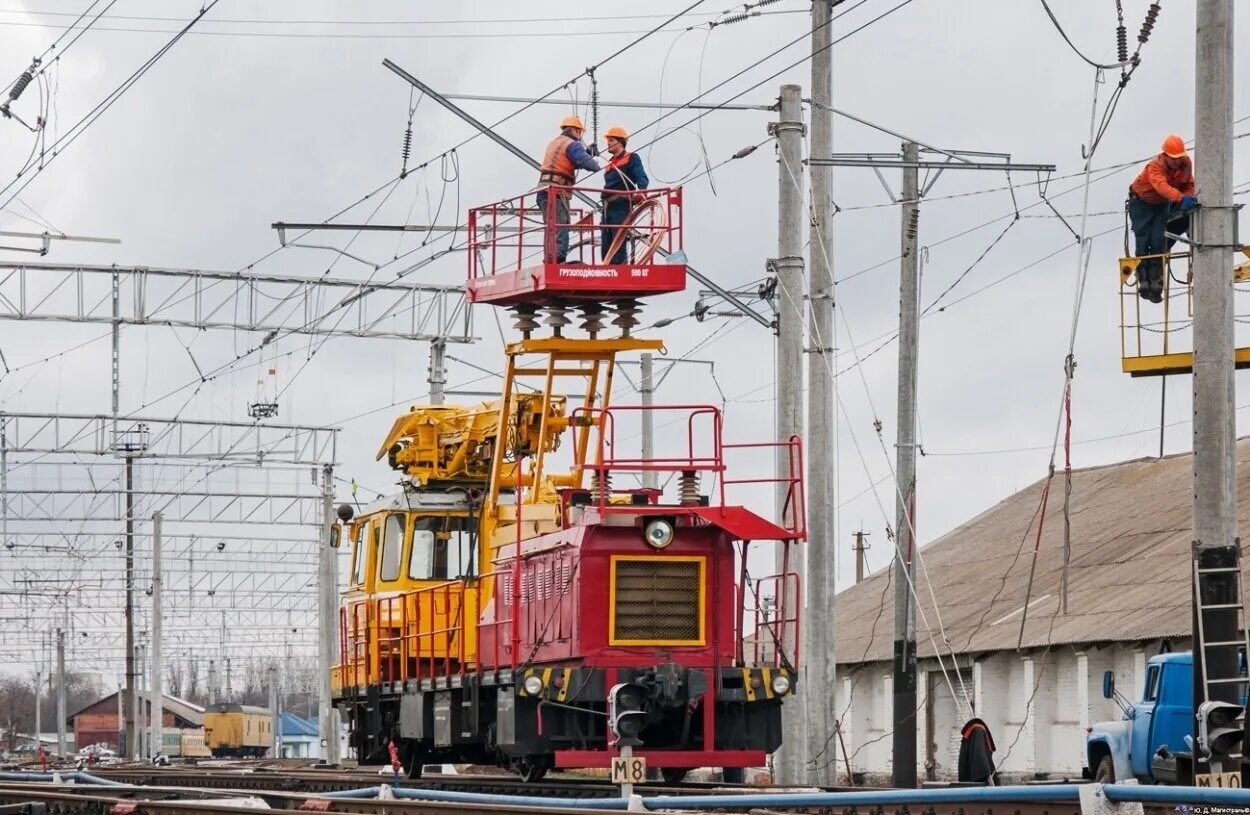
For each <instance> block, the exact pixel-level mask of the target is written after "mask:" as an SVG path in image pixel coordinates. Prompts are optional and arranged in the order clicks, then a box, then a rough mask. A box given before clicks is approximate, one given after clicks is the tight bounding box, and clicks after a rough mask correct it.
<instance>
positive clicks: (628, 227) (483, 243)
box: [468, 184, 684, 280]
mask: <svg viewBox="0 0 1250 815" xmlns="http://www.w3.org/2000/svg"><path fill="white" fill-rule="evenodd" d="M544 193H545V196H544V197H543V198H542V200H541V201H540V194H544ZM574 193H582V194H584V195H586V196H588V197H590V198H592V199H594V200H596V201H599V200H601V199H602V198H603V196H604V195H605V194H608V195H612V196H618V197H623V198H627V199H628V200H629V203H630V216H629V218H627V221H626V223H625V224H622V225H619V226H610V225H605V224H604V223H603V222H602V214H601V207H596V208H592V207H590V206H589V205H587V204H585V203H584V202H583V201H582V199H580V198H578V197H576V196H575V195H574ZM561 200H564V201H567V202H568V206H569V223H568V225H562V224H557V223H556V215H557V208H558V207H559V206H560V202H561ZM596 213H600V215H599V217H596ZM468 229H469V252H468V254H469V279H470V280H474V279H477V278H480V277H491V276H493V275H496V274H500V273H504V272H515V271H516V270H518V269H522V268H525V267H527V266H536V265H538V264H540V263H554V262H555V261H556V236H557V234H558V231H559V230H567V231H568V235H569V252H568V255H567V257H566V258H565V262H566V263H570V262H571V263H579V264H582V265H602V264H603V262H604V261H603V257H604V250H605V249H608V248H610V247H609V246H608V244H610V243H611V242H612V241H613V240H614V239H615V237H616V234H617V233H618V232H621V231H628V233H629V234H628V236H627V237H628V238H629V240H627V241H626V242H625V248H626V262H627V263H647V262H650V259H649V258H648V259H644V258H643V257H642V256H643V254H644V252H645V249H646V247H647V246H649V245H654V246H655V247H656V248H659V249H660V250H662V251H664V252H665V253H668V252H673V251H676V250H679V249H681V248H682V233H683V230H684V224H683V219H682V191H681V187H651V188H650V189H646V190H638V191H635V192H630V193H622V192H621V191H620V190H606V189H603V188H601V187H578V186H565V185H558V184H556V185H550V186H546V187H539V188H536V189H533V190H530V191H528V192H525V193H522V194H521V195H517V196H513V197H511V198H505V199H504V200H502V201H496V202H494V203H491V204H486V205H483V206H480V207H474V208H473V209H470V210H469V220H468ZM604 230H606V232H605V231H604ZM605 237H606V238H607V241H606V242H605V241H604V238H605Z"/></svg>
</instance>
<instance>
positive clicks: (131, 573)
mask: <svg viewBox="0 0 1250 815" xmlns="http://www.w3.org/2000/svg"><path fill="white" fill-rule="evenodd" d="M134 471H135V458H134V456H133V455H130V453H129V451H127V454H126V702H127V705H126V753H125V755H126V757H127V758H129V759H131V760H134V759H136V758H138V757H139V728H138V727H137V723H138V721H139V694H138V684H139V683H138V675H137V674H136V673H135V648H136V645H135V483H134Z"/></svg>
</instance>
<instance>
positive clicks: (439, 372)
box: [426, 338, 447, 405]
mask: <svg viewBox="0 0 1250 815" xmlns="http://www.w3.org/2000/svg"><path fill="white" fill-rule="evenodd" d="M426 381H427V382H428V383H429V386H430V404H431V405H441V404H443V400H444V399H445V398H446V392H447V341H446V340H444V339H441V338H440V339H437V340H433V341H431V342H430V375H429V377H428V378H427V380H426Z"/></svg>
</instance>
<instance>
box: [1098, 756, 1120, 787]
mask: <svg viewBox="0 0 1250 815" xmlns="http://www.w3.org/2000/svg"><path fill="white" fill-rule="evenodd" d="M1094 782H1095V783H1097V784H1114V783H1115V762H1114V761H1112V760H1111V756H1103V758H1102V761H1100V762H1098V769H1097V770H1095V771H1094Z"/></svg>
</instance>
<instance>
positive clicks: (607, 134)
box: [603, 125, 629, 140]
mask: <svg viewBox="0 0 1250 815" xmlns="http://www.w3.org/2000/svg"><path fill="white" fill-rule="evenodd" d="M603 137H604V138H605V139H621V140H625V139H628V138H629V131H627V130H626V129H625V128H623V127H621V126H620V125H612V126H611V127H609V128H608V129H607V130H605V131H603Z"/></svg>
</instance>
